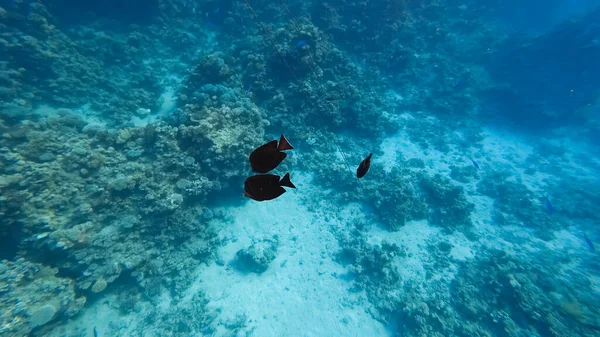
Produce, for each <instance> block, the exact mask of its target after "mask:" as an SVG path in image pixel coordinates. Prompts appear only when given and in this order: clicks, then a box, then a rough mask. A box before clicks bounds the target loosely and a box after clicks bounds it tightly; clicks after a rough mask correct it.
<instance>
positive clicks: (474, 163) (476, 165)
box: [471, 159, 479, 170]
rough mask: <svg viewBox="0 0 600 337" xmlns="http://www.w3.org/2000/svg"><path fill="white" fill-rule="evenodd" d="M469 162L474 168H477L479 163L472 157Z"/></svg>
mask: <svg viewBox="0 0 600 337" xmlns="http://www.w3.org/2000/svg"><path fill="white" fill-rule="evenodd" d="M471 162H472V163H473V166H475V168H476V169H478V170H479V164H478V163H477V162H476V161H475V160H473V159H471Z"/></svg>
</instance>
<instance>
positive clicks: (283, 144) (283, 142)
mask: <svg viewBox="0 0 600 337" xmlns="http://www.w3.org/2000/svg"><path fill="white" fill-rule="evenodd" d="M293 148H294V147H293V146H292V144H290V142H289V141H288V140H287V138H285V136H284V135H283V134H281V137H280V138H279V146H278V147H277V150H279V151H285V150H292V149H293Z"/></svg>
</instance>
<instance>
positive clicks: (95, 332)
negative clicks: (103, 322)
mask: <svg viewBox="0 0 600 337" xmlns="http://www.w3.org/2000/svg"><path fill="white" fill-rule="evenodd" d="M94 337H98V330H96V327H94Z"/></svg>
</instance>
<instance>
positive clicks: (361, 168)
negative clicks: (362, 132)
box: [356, 153, 373, 178]
mask: <svg viewBox="0 0 600 337" xmlns="http://www.w3.org/2000/svg"><path fill="white" fill-rule="evenodd" d="M372 155H373V154H372V153H369V155H368V156H367V158H365V159H364V160H363V161H362V162H361V163H360V165H358V168H357V169H356V177H357V178H362V177H364V176H365V174H367V172H368V171H369V168H370V167H371V156H372Z"/></svg>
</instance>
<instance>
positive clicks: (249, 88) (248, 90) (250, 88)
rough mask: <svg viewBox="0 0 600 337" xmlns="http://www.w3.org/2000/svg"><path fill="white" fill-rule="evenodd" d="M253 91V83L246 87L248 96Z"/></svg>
mask: <svg viewBox="0 0 600 337" xmlns="http://www.w3.org/2000/svg"><path fill="white" fill-rule="evenodd" d="M251 91H252V84H250V86H249V87H248V89H246V96H248V94H249V93H250V92H251Z"/></svg>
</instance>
